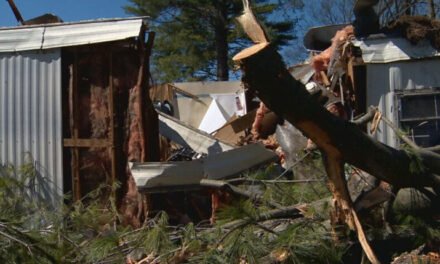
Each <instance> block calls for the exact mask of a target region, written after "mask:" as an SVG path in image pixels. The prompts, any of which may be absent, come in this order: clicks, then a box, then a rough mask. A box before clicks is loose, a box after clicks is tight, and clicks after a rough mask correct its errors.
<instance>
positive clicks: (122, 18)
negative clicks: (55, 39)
mask: <svg viewBox="0 0 440 264" xmlns="http://www.w3.org/2000/svg"><path fill="white" fill-rule="evenodd" d="M149 18H150V17H149V16H133V17H115V18H97V19H86V20H78V21H69V22H57V23H47V24H38V25H19V26H13V27H1V26H0V31H3V30H14V29H23V28H38V27H57V26H61V25H63V26H68V25H78V24H90V23H102V22H118V21H127V20H139V19H142V20H143V21H144V22H145V21H147V20H148V19H149Z"/></svg>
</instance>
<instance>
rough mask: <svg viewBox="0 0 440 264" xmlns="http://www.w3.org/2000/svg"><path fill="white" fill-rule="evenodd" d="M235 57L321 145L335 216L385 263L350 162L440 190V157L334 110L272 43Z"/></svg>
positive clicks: (249, 82) (405, 183) (279, 109)
mask: <svg viewBox="0 0 440 264" xmlns="http://www.w3.org/2000/svg"><path fill="white" fill-rule="evenodd" d="M233 59H234V61H236V62H237V63H238V64H239V66H240V68H241V69H242V71H243V77H242V81H243V83H244V85H245V87H246V88H247V89H249V90H251V91H253V92H255V94H256V95H257V96H258V97H259V98H260V99H261V100H262V101H263V102H264V104H265V105H266V106H267V107H268V108H269V109H271V110H272V111H274V112H275V113H276V114H277V115H278V116H280V117H283V118H284V119H286V120H287V121H289V122H290V123H291V124H292V125H294V126H295V127H297V128H298V129H299V130H301V131H302V132H303V133H304V135H305V136H307V137H308V138H310V139H311V140H313V142H315V143H316V145H317V146H318V147H319V149H320V150H321V152H322V154H323V157H324V165H325V168H326V171H327V174H328V177H329V180H330V189H331V191H332V193H333V198H334V205H335V211H334V219H336V220H338V221H341V222H345V223H346V224H347V225H348V226H349V227H350V228H351V229H353V230H355V231H356V232H357V235H358V239H359V242H360V243H361V245H362V248H363V249H364V252H365V253H366V255H367V257H368V259H369V260H370V261H371V262H372V263H380V262H379V260H378V259H377V258H376V256H375V254H374V252H373V251H372V249H371V247H370V245H369V244H368V241H367V239H366V236H365V234H364V231H363V229H362V225H361V224H360V221H359V219H358V217H357V214H356V212H355V211H354V209H353V204H352V201H351V199H350V197H349V195H348V190H347V186H346V182H345V175H344V170H343V167H344V163H345V162H348V163H350V164H352V165H355V166H356V167H358V168H360V169H362V170H364V171H366V172H368V173H370V174H372V175H374V176H376V177H377V178H379V179H381V180H384V181H386V182H389V183H391V184H392V185H395V186H398V187H418V188H421V187H424V186H432V187H434V188H437V189H438V186H440V185H439V183H440V180H439V176H437V175H435V174H438V173H439V172H440V168H439V167H440V156H439V155H438V154H435V153H433V152H429V151H424V150H421V149H414V152H413V153H412V154H411V153H407V152H405V151H402V150H397V149H394V148H391V147H388V146H386V145H384V144H381V143H379V142H377V141H376V140H374V139H372V138H371V137H370V136H368V135H366V134H365V133H363V132H362V131H361V130H360V129H359V128H358V127H357V126H356V125H355V124H353V123H350V122H347V121H345V120H343V119H340V118H338V117H336V116H334V115H332V114H331V113H330V112H328V111H327V110H326V109H324V108H323V107H322V106H321V105H320V104H319V103H318V102H317V101H316V100H315V99H313V98H312V97H311V95H310V94H309V93H308V92H307V91H306V89H305V87H304V85H302V84H301V83H300V82H299V81H297V80H295V79H294V78H293V77H292V76H291V74H290V73H289V72H288V71H287V69H286V67H285V65H284V63H283V61H282V59H281V56H280V55H279V54H278V53H277V51H276V50H275V49H274V48H273V46H271V45H270V44H269V43H267V42H263V43H260V44H256V45H254V46H252V47H250V48H248V49H245V50H243V51H242V52H240V53H239V54H237V55H236V56H235V57H234V58H233Z"/></svg>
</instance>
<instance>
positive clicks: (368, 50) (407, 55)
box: [353, 36, 440, 63]
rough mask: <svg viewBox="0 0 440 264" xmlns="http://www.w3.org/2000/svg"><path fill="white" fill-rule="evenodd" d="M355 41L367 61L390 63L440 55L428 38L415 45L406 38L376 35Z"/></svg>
mask: <svg viewBox="0 0 440 264" xmlns="http://www.w3.org/2000/svg"><path fill="white" fill-rule="evenodd" d="M353 43H354V45H355V46H358V47H360V48H361V50H362V59H363V60H364V62H365V63H389V62H397V61H403V60H411V59H421V58H429V57H436V56H440V52H438V51H437V50H436V49H434V48H433V47H432V45H431V44H430V43H429V41H428V40H426V39H425V40H422V41H420V42H419V43H417V45H414V44H412V43H411V42H409V41H408V40H407V39H404V38H387V37H385V36H376V37H370V38H367V39H364V40H362V41H360V40H355V41H354V42H353Z"/></svg>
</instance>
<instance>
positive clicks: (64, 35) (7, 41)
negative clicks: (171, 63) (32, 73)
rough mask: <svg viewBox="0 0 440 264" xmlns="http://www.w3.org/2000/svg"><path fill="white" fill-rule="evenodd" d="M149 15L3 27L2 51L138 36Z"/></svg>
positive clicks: (49, 47)
mask: <svg viewBox="0 0 440 264" xmlns="http://www.w3.org/2000/svg"><path fill="white" fill-rule="evenodd" d="M145 18H146V17H135V18H124V19H108V20H93V21H82V22H75V23H54V24H46V25H39V26H20V27H14V28H0V52H17V51H23V50H40V49H42V50H45V49H53V48H60V47H69V46H78V45H85V44H94V43H102V42H108V41H117V40H124V39H127V38H133V37H138V36H139V32H140V29H141V27H142V25H143V24H144V19H145Z"/></svg>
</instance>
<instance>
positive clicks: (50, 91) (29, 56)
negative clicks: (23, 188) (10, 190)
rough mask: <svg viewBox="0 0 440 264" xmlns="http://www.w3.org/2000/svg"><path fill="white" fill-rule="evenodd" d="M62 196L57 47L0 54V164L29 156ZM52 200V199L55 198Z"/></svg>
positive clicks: (54, 191) (60, 112) (60, 109)
mask: <svg viewBox="0 0 440 264" xmlns="http://www.w3.org/2000/svg"><path fill="white" fill-rule="evenodd" d="M28 158H31V160H32V161H33V162H34V164H35V165H36V168H37V171H38V173H39V174H40V175H41V176H43V177H45V178H46V179H47V180H48V181H49V183H50V184H49V186H50V189H51V190H50V192H51V193H50V194H48V195H50V196H51V197H59V196H54V194H62V187H63V165H62V164H63V163H62V107H61V51H60V49H55V50H48V51H46V52H44V53H42V52H22V53H0V163H2V164H11V165H15V166H20V165H21V164H23V163H25V162H28V161H29V159H28ZM54 202H55V201H54Z"/></svg>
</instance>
